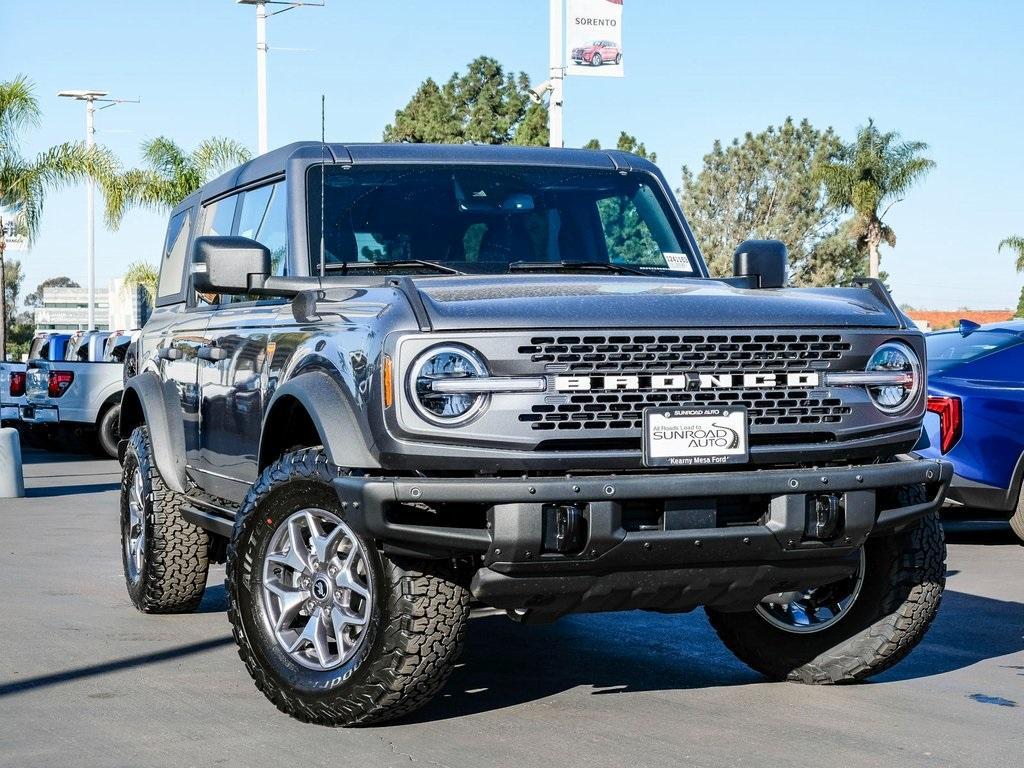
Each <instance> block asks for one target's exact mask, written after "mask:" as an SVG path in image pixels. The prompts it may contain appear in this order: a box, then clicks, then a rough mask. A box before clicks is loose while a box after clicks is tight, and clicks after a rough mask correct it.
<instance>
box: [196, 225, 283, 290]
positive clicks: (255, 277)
mask: <svg viewBox="0 0 1024 768" xmlns="http://www.w3.org/2000/svg"><path fill="white" fill-rule="evenodd" d="M269 276H270V249H269V248H267V246H265V245H263V244H262V243H257V242H256V241H255V240H250V239H249V238H248V237H234V236H211V235H203V236H202V237H197V238H196V240H195V243H194V244H193V245H192V286H193V287H194V288H195V289H196V290H197V291H199V292H200V293H224V294H235V295H237V294H245V293H254V292H258V291H259V290H260V289H261V288H263V284H264V283H265V282H266V280H267V278H268V277H269Z"/></svg>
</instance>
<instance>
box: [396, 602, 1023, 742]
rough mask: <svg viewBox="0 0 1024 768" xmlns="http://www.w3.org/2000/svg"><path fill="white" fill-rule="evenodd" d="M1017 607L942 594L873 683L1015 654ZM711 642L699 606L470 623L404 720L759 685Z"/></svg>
mask: <svg viewBox="0 0 1024 768" xmlns="http://www.w3.org/2000/svg"><path fill="white" fill-rule="evenodd" d="M1022 636H1024V603H1019V602H1012V601H1003V600H994V599H991V598H987V597H979V596H977V595H970V594H965V593H961V592H953V591H947V592H946V593H945V596H944V597H943V603H942V607H941V609H940V611H939V615H938V616H937V618H936V620H935V623H934V624H933V625H932V628H931V630H930V631H929V633H928V635H927V636H926V637H925V640H924V641H923V642H922V643H921V645H920V646H918V647H917V649H915V650H914V651H913V653H911V654H910V656H909V657H907V658H906V659H904V660H903V661H902V662H900V663H899V664H897V665H896V666H895V667H894V668H893V669H892V670H889V671H888V672H886V673H884V674H882V675H879V676H878V677H877V678H874V682H875V683H883V684H884V683H891V682H897V681H904V680H913V679H919V678H926V677H933V676H935V675H941V674H945V673H947V672H951V671H954V670H958V669H963V668H965V667H970V666H972V665H974V664H977V663H979V662H982V661H985V660H987V659H991V658H997V657H1000V656H1005V655H1007V654H1011V653H1016V652H1019V651H1024V637H1022ZM762 682H765V679H764V678H763V677H761V676H760V675H759V674H757V673H756V672H753V671H751V670H749V669H748V668H747V667H746V666H744V665H743V664H742V663H740V662H739V661H738V660H736V659H735V657H733V656H732V654H731V653H729V651H727V650H726V649H725V647H724V646H723V645H722V644H721V643H720V642H719V640H718V638H717V637H716V636H715V633H714V631H713V630H712V629H711V627H710V626H709V624H708V622H707V619H706V618H705V617H704V614H703V612H700V611H698V612H695V613H693V614H687V615H683V616H664V615H659V614H650V613H642V612H629V613H610V614H592V615H577V616H567V617H565V618H563V619H561V620H560V621H558V622H556V623H554V624H550V625H543V626H520V625H517V624H514V623H513V622H511V621H509V620H508V619H507V618H505V617H503V616H498V615H490V616H486V617H481V618H477V619H474V620H473V621H471V622H470V626H469V635H468V638H467V642H466V647H465V650H464V652H463V655H462V659H461V662H460V664H459V665H458V667H457V668H456V670H455V672H454V673H453V674H452V677H451V678H450V680H449V682H448V684H447V685H446V687H445V689H444V690H443V691H442V693H441V695H440V696H438V697H437V698H436V699H434V701H432V702H431V703H430V704H428V705H427V706H426V707H424V708H423V709H422V710H420V711H419V712H417V713H414V714H413V715H412V716H410V717H409V718H406V719H405V722H426V721H438V720H447V719H450V718H456V717H462V716H465V715H470V714H477V713H481V712H488V711H493V710H499V709H503V708H506V707H512V706H516V705H519V704H524V703H528V702H531V701H538V700H541V699H544V698H547V697H549V696H553V695H555V694H558V693H561V692H563V691H567V690H570V689H572V688H578V687H588V688H590V689H591V690H592V693H593V694H594V695H609V694H617V693H635V692H640V691H662V690H687V689H694V688H710V687H722V686H734V685H746V684H751V683H762Z"/></svg>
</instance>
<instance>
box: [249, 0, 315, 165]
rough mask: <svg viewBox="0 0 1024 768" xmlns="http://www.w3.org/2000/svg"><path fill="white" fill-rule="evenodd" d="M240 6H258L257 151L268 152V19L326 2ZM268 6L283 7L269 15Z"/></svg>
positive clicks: (274, 0) (270, 0)
mask: <svg viewBox="0 0 1024 768" xmlns="http://www.w3.org/2000/svg"><path fill="white" fill-rule="evenodd" d="M235 2H237V3H238V4H239V5H255V6H256V151H257V153H258V154H260V155H262V154H263V153H264V152H266V151H267V50H268V47H267V19H268V18H269V17H271V16H276V15H277V14H279V13H284V12H285V11H290V10H291V9H292V8H301V7H302V6H306V5H315V6H321V7H322V6H323V5H324V2H319V3H317V2H298V1H296V2H292V1H291V0H235ZM268 5H283V6H284V7H283V8H280V9H278V10H276V11H271V12H270V13H267V6H268Z"/></svg>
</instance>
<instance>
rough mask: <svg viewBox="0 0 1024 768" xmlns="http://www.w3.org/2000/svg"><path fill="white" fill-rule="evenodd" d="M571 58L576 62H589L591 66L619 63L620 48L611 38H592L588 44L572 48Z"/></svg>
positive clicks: (620, 60) (620, 61)
mask: <svg viewBox="0 0 1024 768" xmlns="http://www.w3.org/2000/svg"><path fill="white" fill-rule="evenodd" d="M572 60H573V61H574V62H575V63H576V64H589V65H590V66H592V67H600V66H601V65H602V64H621V63H622V49H621V48H619V46H618V45H616V44H615V42H614V41H612V40H594V41H593V42H592V43H590V45H584V46H581V47H579V48H573V49H572Z"/></svg>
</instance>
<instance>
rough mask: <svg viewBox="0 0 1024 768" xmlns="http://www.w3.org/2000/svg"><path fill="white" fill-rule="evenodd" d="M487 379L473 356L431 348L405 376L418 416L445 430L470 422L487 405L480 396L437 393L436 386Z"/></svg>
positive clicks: (461, 350) (469, 352)
mask: <svg viewBox="0 0 1024 768" xmlns="http://www.w3.org/2000/svg"><path fill="white" fill-rule="evenodd" d="M479 376H487V368H486V367H485V366H484V364H483V362H482V361H481V360H480V358H479V357H478V356H477V354H476V353H475V352H473V351H472V350H470V349H468V348H466V347H455V346H451V347H434V348H433V349H430V350H427V351H426V352H424V353H423V354H422V355H420V357H418V358H417V359H416V362H415V363H414V364H413V366H412V370H411V371H410V372H409V388H410V389H411V390H412V401H413V404H414V405H415V406H416V410H417V411H419V413H420V415H421V416H423V417H424V418H426V419H427V420H428V421H432V422H434V423H435V424H443V425H445V426H454V425H457V424H462V423H464V422H466V421H468V420H469V419H471V418H473V416H475V415H476V414H477V412H478V411H479V410H480V409H481V408H483V406H484V403H486V402H487V395H486V394H480V393H469V392H467V393H462V392H439V391H437V390H436V389H435V388H434V385H435V383H436V382H439V381H445V380H453V379H469V378H475V377H479Z"/></svg>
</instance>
